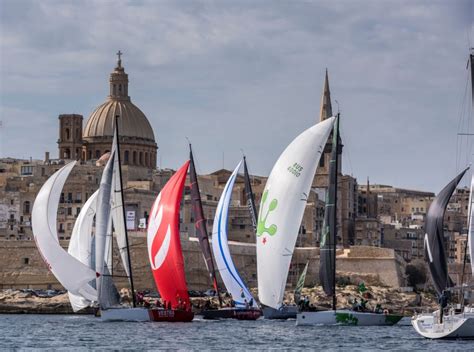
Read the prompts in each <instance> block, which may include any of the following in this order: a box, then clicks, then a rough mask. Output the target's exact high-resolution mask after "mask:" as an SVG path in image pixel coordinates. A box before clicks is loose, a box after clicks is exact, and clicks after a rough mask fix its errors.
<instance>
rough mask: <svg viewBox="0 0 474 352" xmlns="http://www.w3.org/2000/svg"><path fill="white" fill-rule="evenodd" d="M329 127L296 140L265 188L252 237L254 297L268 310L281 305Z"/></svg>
mask: <svg viewBox="0 0 474 352" xmlns="http://www.w3.org/2000/svg"><path fill="white" fill-rule="evenodd" d="M333 124H334V118H329V119H326V120H324V121H322V122H320V123H318V124H316V125H314V126H312V127H310V128H308V129H307V130H306V131H304V132H303V133H301V134H300V135H299V136H298V137H296V138H295V139H294V140H293V142H291V143H290V144H289V145H288V147H287V148H286V149H285V151H284V152H283V153H282V154H281V155H280V157H279V159H278V160H277V162H276V163H275V165H274V167H273V169H272V171H271V173H270V176H269V178H268V180H267V183H266V185H265V189H264V191H263V194H262V199H261V202H260V209H259V215H258V221H257V236H256V238H257V273H258V296H259V299H260V302H261V303H262V304H264V305H266V306H268V307H272V308H275V309H279V308H280V307H281V306H282V303H283V296H284V293H285V286H286V281H287V278H288V270H289V268H290V262H291V257H292V255H293V251H294V248H295V244H296V238H297V236H298V229H299V228H300V225H301V220H302V219H303V213H304V209H305V206H306V199H307V195H308V194H309V192H310V188H311V184H312V182H313V178H314V174H315V172H316V167H317V165H318V163H319V159H320V157H321V154H322V153H323V150H324V145H325V144H326V141H327V139H328V137H329V134H330V132H331V129H332V126H333Z"/></svg>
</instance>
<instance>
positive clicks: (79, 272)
mask: <svg viewBox="0 0 474 352" xmlns="http://www.w3.org/2000/svg"><path fill="white" fill-rule="evenodd" d="M75 164H76V162H75V161H74V162H71V163H69V164H67V165H65V166H63V167H62V168H61V169H60V170H58V171H56V172H55V173H54V174H53V175H52V176H51V177H50V178H49V179H48V180H47V181H46V182H45V184H44V185H43V186H42V187H41V189H40V191H39V193H38V195H37V196H36V199H35V203H34V205H33V213H32V223H33V235H34V238H35V241H36V246H37V247H38V250H39V252H40V253H41V255H42V257H43V260H44V261H45V263H46V264H47V266H48V268H49V270H51V272H52V273H53V274H54V276H55V277H56V278H57V279H58V281H59V282H60V283H61V285H63V286H64V288H65V289H66V290H68V291H69V292H71V293H73V294H76V295H80V296H82V297H85V298H86V299H88V300H94V299H97V291H96V290H95V289H93V288H92V287H91V286H90V285H89V282H90V281H91V280H94V279H95V278H96V272H95V271H94V270H92V269H90V268H89V267H88V266H87V265H84V264H83V263H81V262H80V261H79V260H77V259H76V258H74V257H73V256H72V255H70V254H69V253H67V252H66V251H65V250H64V249H63V248H62V247H61V245H60V244H59V239H58V234H57V230H56V228H57V222H56V220H57V212H58V204H59V198H60V195H61V190H62V188H63V186H64V183H65V182H66V179H67V177H68V176H69V173H70V172H71V170H72V168H73V167H74V165H75Z"/></svg>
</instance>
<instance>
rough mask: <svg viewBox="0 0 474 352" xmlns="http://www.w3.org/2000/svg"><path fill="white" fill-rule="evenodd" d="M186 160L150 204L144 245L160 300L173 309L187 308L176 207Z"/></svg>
mask: <svg viewBox="0 0 474 352" xmlns="http://www.w3.org/2000/svg"><path fill="white" fill-rule="evenodd" d="M188 166H189V161H187V162H186V163H185V164H184V165H183V166H182V167H181V168H180V169H179V170H178V171H177V172H176V173H175V174H174V175H173V176H172V177H171V178H170V179H169V181H168V182H167V183H166V185H165V186H164V187H163V189H162V190H161V192H160V194H158V197H157V198H156V200H155V202H154V203H153V207H152V208H151V211H150V221H149V224H148V234H147V246H148V258H149V260H150V264H151V269H152V272H153V277H154V278H155V283H156V287H157V288H158V291H159V292H160V295H161V297H162V298H163V299H164V300H166V301H167V302H171V304H172V307H173V308H176V307H177V306H178V305H179V303H180V301H181V303H183V304H186V305H189V295H188V288H187V286H186V278H185V274H184V260H183V252H182V249H181V240H180V238H179V206H180V203H181V197H182V193H183V188H184V181H185V180H186V173H187V171H188Z"/></svg>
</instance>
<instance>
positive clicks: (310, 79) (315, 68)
mask: <svg viewBox="0 0 474 352" xmlns="http://www.w3.org/2000/svg"><path fill="white" fill-rule="evenodd" d="M473 11H474V5H473V2H472V1H467V0H457V1H456V0H453V1H403V0H398V1H390V0H385V1H362V0H361V1H356V0H347V1H342V0H335V1H297V0H294V1H290V0H286V1H282V0H275V1H270V0H252V1H250V0H249V1H244V0H227V1H190V0H177V1H146V0H144V1H140V0H137V1H120V0H115V1H106V0H104V1H98V0H97V1H54V0H45V1H26V0H1V1H0V157H7V156H9V157H15V158H29V157H32V158H37V159H42V158H43V157H44V152H45V151H50V152H51V156H52V157H57V153H58V152H57V143H56V142H57V139H58V129H59V128H58V115H60V114H68V113H78V114H82V115H83V116H84V119H87V118H88V116H89V115H90V114H91V113H92V112H93V110H94V109H95V108H96V107H97V106H98V105H100V104H101V103H103V102H104V101H105V99H106V96H107V94H108V78H109V74H110V72H111V71H112V70H113V68H114V67H115V64H116V55H115V53H116V52H117V51H118V50H121V51H122V52H123V53H124V55H123V57H122V63H123V66H124V67H125V70H126V72H127V73H128V75H129V81H130V83H129V95H130V96H131V99H132V102H133V103H134V104H136V105H137V106H138V107H139V108H140V109H141V110H142V111H143V112H144V113H145V115H146V116H147V117H148V119H149V121H150V123H151V125H152V126H153V129H154V133H155V138H156V141H157V143H158V146H159V150H158V164H159V165H158V166H161V167H169V168H177V167H179V166H180V165H181V164H182V163H183V162H184V161H185V159H186V158H187V155H188V150H187V140H186V137H188V138H189V139H190V140H191V142H192V143H193V149H194V153H195V158H196V164H197V168H198V172H200V173H209V172H213V171H215V170H217V169H220V168H222V167H223V166H224V167H225V168H227V169H233V168H234V166H235V165H236V164H237V163H238V161H239V159H240V158H241V154H242V151H244V152H245V154H246V155H247V161H248V163H249V169H250V172H251V173H253V174H258V175H268V174H269V173H270V171H271V168H272V166H273V164H274V163H275V161H276V160H277V158H278V156H279V155H280V153H281V152H282V151H283V150H284V149H285V147H286V146H287V145H288V144H289V143H290V142H291V141H292V140H293V139H294V138H295V137H296V136H297V135H298V134H299V133H301V132H302V131H303V130H305V129H306V128H308V127H310V126H311V125H313V124H314V123H316V122H317V121H318V119H319V109H320V100H321V93H322V88H323V79H324V73H325V69H326V68H327V69H328V71H329V80H330V89H331V96H332V100H333V110H334V111H335V110H337V104H336V103H335V100H337V102H338V103H339V109H340V112H341V134H342V139H343V143H344V152H343V160H342V164H343V172H344V173H345V174H349V175H353V176H354V177H356V178H357V180H358V182H359V183H362V184H365V183H366V180H367V177H369V178H370V182H371V183H381V184H391V185H394V186H398V187H405V188H411V189H420V190H426V191H433V192H436V193H437V192H438V191H439V190H440V189H441V188H442V187H443V186H444V185H445V184H446V183H447V182H448V181H449V180H450V179H451V178H453V177H454V176H455V174H456V172H458V171H460V170H461V169H462V168H463V167H464V166H465V165H467V164H469V163H470V160H469V159H471V157H472V146H471V144H472V139H473V138H472V137H460V136H458V133H460V132H461V133H469V132H470V133H472V132H474V131H473V129H474V124H473V123H472V121H471V120H472V113H471V112H472V108H471V99H470V83H469V87H468V85H467V83H468V81H467V79H468V74H469V72H468V71H467V70H466V63H467V59H468V54H469V47H471V46H474V44H473V42H474V30H473V25H472V22H473V18H474V12H473Z"/></svg>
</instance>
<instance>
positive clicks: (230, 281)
mask: <svg viewBox="0 0 474 352" xmlns="http://www.w3.org/2000/svg"><path fill="white" fill-rule="evenodd" d="M241 164H242V162H240V163H239V164H238V165H237V167H236V168H235V170H234V172H233V173H232V175H231V176H230V178H229V180H227V183H226V185H225V187H224V191H223V192H222V195H221V198H220V199H219V203H218V204H217V209H216V215H215V217H214V225H213V226H212V250H213V252H214V257H215V258H216V264H217V269H218V270H219V274H220V275H221V278H222V281H224V284H225V287H226V289H227V291H228V292H229V293H230V294H231V295H232V299H233V300H234V303H235V305H236V306H237V307H245V305H246V304H245V301H247V303H248V304H249V305H250V303H252V302H253V303H252V304H251V306H253V307H258V305H257V302H255V300H254V299H253V297H252V294H251V293H250V292H249V290H248V288H247V286H246V285H245V283H244V281H243V280H242V278H241V277H240V275H239V272H238V271H237V268H236V267H235V265H234V262H233V261H232V257H231V255H230V250H229V245H228V244H227V215H228V212H229V205H230V200H231V197H232V188H233V187H234V182H235V179H236V177H237V174H238V172H239V168H240V165H241Z"/></svg>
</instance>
